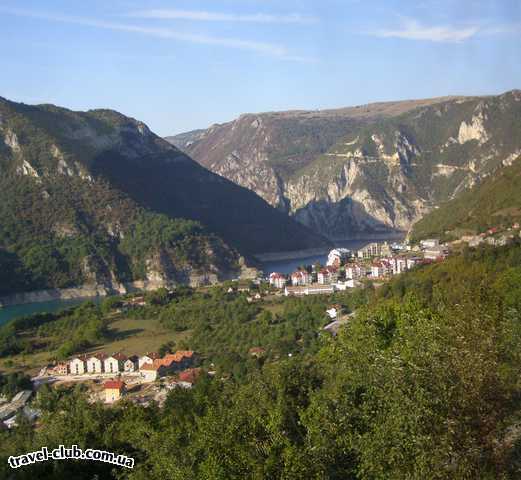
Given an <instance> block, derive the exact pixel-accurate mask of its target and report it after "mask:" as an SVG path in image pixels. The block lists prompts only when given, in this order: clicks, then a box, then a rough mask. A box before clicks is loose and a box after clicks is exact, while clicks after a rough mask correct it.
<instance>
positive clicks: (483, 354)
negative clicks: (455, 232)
mask: <svg viewBox="0 0 521 480" xmlns="http://www.w3.org/2000/svg"><path fill="white" fill-rule="evenodd" d="M520 280H521V245H520V244H519V243H515V244H513V245H510V246H506V247H501V248H495V249H494V248H492V247H482V248H479V249H467V250H465V251H463V252H462V253H461V255H458V256H454V257H451V258H449V259H448V260H446V261H445V262H442V263H437V264H432V265H429V266H422V267H419V268H417V269H415V270H413V271H411V272H409V273H407V274H404V275H402V276H399V277H397V278H396V279H394V280H392V281H391V282H390V283H389V284H387V285H384V286H381V287H379V288H371V287H369V288H366V289H365V290H361V291H356V292H353V293H347V294H342V295H335V297H333V298H328V297H315V298H309V299H304V300H295V299H291V300H287V301H285V300H282V301H281V304H280V305H278V308H276V309H275V310H274V311H273V312H268V311H266V310H265V309H262V308H261V307H260V306H259V305H257V304H249V303H248V302H246V301H245V300H244V299H243V296H242V295H240V294H228V293H227V291H226V290H225V289H224V288H221V289H218V288H217V289H215V290H211V291H210V292H206V293H201V292H195V291H191V290H190V289H185V290H184V291H183V292H180V293H179V295H175V296H174V297H173V298H164V297H161V296H159V297H158V298H156V301H155V302H154V305H151V306H150V307H146V308H145V310H144V311H143V312H141V313H140V314H142V315H144V317H145V318H146V316H147V314H148V315H160V316H161V319H162V321H163V322H164V323H165V325H169V327H170V328H172V329H173V330H179V329H186V330H187V331H189V332H190V335H189V336H188V337H187V338H186V340H185V341H186V345H184V346H186V347H189V348H194V349H197V350H199V351H201V352H202V353H203V356H205V357H206V359H207V361H210V360H211V361H213V362H216V363H218V364H219V365H218V366H217V368H218V374H217V375H215V376H214V377H203V378H201V379H200V380H199V382H197V383H196V384H195V386H194V388H192V389H191V390H184V389H174V390H173V391H172V392H170V393H169V395H168V398H167V401H166V403H165V405H164V406H163V407H162V408H159V407H157V406H156V405H154V404H152V405H150V406H148V407H143V406H137V405H134V404H132V403H130V402H126V401H122V402H120V403H118V404H117V405H116V406H114V407H111V408H107V407H106V406H104V405H101V404H99V403H91V402H89V401H88V397H87V394H86V392H85V391H84V390H83V388H82V387H81V386H77V387H75V388H72V389H54V388H51V387H48V386H44V387H42V388H40V390H39V391H38V394H37V397H36V405H37V407H38V408H39V409H41V411H42V417H41V418H40V420H39V424H38V427H37V428H33V427H32V426H31V425H29V424H28V423H27V422H25V421H24V420H23V419H20V422H19V426H18V427H17V428H16V429H14V430H11V431H7V432H0V457H1V462H0V476H1V477H2V478H10V475H11V476H12V478H16V479H25V478H31V479H33V478H38V479H69V478H74V479H89V480H91V479H94V478H98V479H105V478H107V479H133V480H137V479H139V480H145V479H147V480H148V479H152V480H155V479H158V480H159V479H161V480H162V479H172V480H174V479H175V480H177V479H187V478H189V479H205V480H206V479H222V480H228V479H259V480H260V479H335V480H341V479H342V480H344V479H353V480H354V479H364V480H369V479H396V480H398V479H400V480H401V479H418V480H419V479H427V478H428V479H462V480H463V479H477V478H479V479H490V480H492V479H505V480H507V479H516V478H520V475H521V434H520V431H521V423H520V422H521V417H520V414H521V408H520V405H521V404H520V402H519V400H520V394H521V386H520V376H519V372H520V371H521V369H520V367H521V321H520V311H521V282H520ZM332 302H334V303H340V304H341V305H343V308H344V309H345V311H355V312H356V314H355V315H354V316H352V317H350V319H349V322H348V323H347V325H346V326H344V327H343V328H341V329H340V331H339V334H338V336H336V337H331V336H330V335H329V334H323V333H319V332H320V331H321V328H320V327H321V326H323V325H324V323H325V322H326V321H327V319H326V318H325V316H324V307H325V306H327V305H329V304H330V303H332ZM147 309H149V310H148V313H147V311H146V310H147ZM39 328H48V327H44V326H41V327H39ZM251 346H262V347H263V348H265V349H266V352H267V355H266V356H264V357H262V358H253V357H251V356H248V355H247V351H248V348H250V347H251ZM220 353H222V355H223V358H220V357H219V355H220ZM288 353H291V356H289V355H288ZM225 354H226V355H225ZM226 356H227V357H228V358H224V357H226ZM238 365H240V367H239V366H238ZM59 444H65V445H72V444H77V445H79V446H80V447H82V448H89V447H91V448H99V449H105V450H109V451H114V452H118V453H124V454H126V455H129V456H132V457H133V458H135V462H136V464H135V468H134V469H133V470H129V469H122V468H119V467H114V466H111V465H108V464H103V463H95V462H85V461H61V462H48V463H44V464H38V465H34V466H31V467H24V468H23V469H18V470H16V471H15V472H13V471H11V470H10V467H9V466H8V464H7V458H8V457H9V455H19V454H20V453H24V452H27V451H33V450H36V449H38V448H40V447H42V446H44V445H45V446H48V447H49V448H51V447H54V446H56V445H59Z"/></svg>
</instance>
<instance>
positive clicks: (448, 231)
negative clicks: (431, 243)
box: [411, 154, 521, 241]
mask: <svg viewBox="0 0 521 480" xmlns="http://www.w3.org/2000/svg"><path fill="white" fill-rule="evenodd" d="M515 222H518V223H519V222H521V154H520V155H519V156H518V157H517V159H516V160H514V162H513V163H512V165H511V166H508V167H505V168H503V169H500V170H498V171H496V172H495V174H493V175H491V176H489V177H487V178H485V179H484V180H483V181H482V182H480V183H479V184H477V185H475V186H474V187H473V188H471V189H470V190H467V191H465V192H463V193H461V194H460V195H458V196H457V197H456V198H455V199H453V200H450V201H449V202H446V203H444V204H442V205H440V207H439V208H437V209H435V210H433V211H432V212H431V213H429V214H428V215H426V216H425V217H424V218H422V219H421V220H420V221H419V222H417V223H415V224H414V226H413V228H412V231H411V240H413V241H418V240H421V239H425V238H428V237H433V236H434V237H440V236H443V237H446V238H459V237H461V236H462V235H468V234H477V233H481V232H484V231H486V230H487V229H489V228H493V227H500V229H501V230H503V229H506V228H508V227H510V226H511V225H512V224H513V223H515Z"/></svg>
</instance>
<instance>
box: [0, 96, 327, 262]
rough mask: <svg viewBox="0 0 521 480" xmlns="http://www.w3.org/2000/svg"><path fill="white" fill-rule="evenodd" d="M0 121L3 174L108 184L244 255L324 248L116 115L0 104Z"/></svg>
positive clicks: (240, 190) (242, 191) (144, 129)
mask: <svg viewBox="0 0 521 480" xmlns="http://www.w3.org/2000/svg"><path fill="white" fill-rule="evenodd" d="M0 118H1V124H0V135H2V136H3V140H4V141H3V142H2V147H1V148H0V168H2V171H3V170H5V171H12V172H16V173H17V174H18V175H26V176H33V177H35V178H44V177H48V178H50V179H55V178H56V177H58V176H66V177H80V178H83V179H87V180H91V181H92V180H94V181H96V180H100V179H104V180H108V181H109V182H110V186H111V187H113V188H117V189H119V190H120V192H121V193H123V194H124V195H126V196H127V197H129V198H131V199H133V200H134V201H135V202H136V203H138V204H139V206H141V207H144V208H147V209H149V210H153V211H155V212H156V213H163V214H165V215H167V216H169V217H171V218H187V219H191V220H195V221H198V222H200V223H202V224H203V225H204V226H205V227H206V228H207V229H208V231H211V232H213V233H215V234H217V235H218V236H220V237H221V238H222V239H224V241H226V243H227V244H228V245H231V246H232V247H235V248H238V249H239V250H240V251H241V253H253V252H263V251H280V250H291V249H298V248H307V247H315V246H321V245H324V244H325V242H324V240H323V239H322V238H321V237H320V236H318V235H314V234H312V233H311V232H309V231H308V230H306V229H305V228H304V227H302V226H300V225H299V224H297V223H296V222H294V221H292V220H290V219H288V218H287V217H286V216H285V215H284V214H282V213H281V212H278V211H276V210H275V209H273V208H271V207H269V205H267V204H266V202H264V201H263V200H261V199H260V198H259V197H257V196H256V195H255V194H253V193H252V192H249V191H247V190H245V189H243V188H240V187H238V186H237V185H234V184H232V183H231V182H228V181H227V180H225V179H223V178H222V177H219V176H217V175H215V174H212V173H210V172H209V171H207V170H205V169H204V168H202V167H201V166H199V165H198V164H197V163H195V162H194V161H192V160H191V159H190V158H189V157H187V156H186V155H185V154H184V153H182V152H180V151H179V150H178V149H176V148H175V147H174V146H172V145H170V144H169V143H168V142H166V141H165V140H163V139H161V138H159V137H157V136H156V135H154V134H153V133H152V132H150V130H149V129H148V127H147V126H146V125H145V124H143V123H142V122H139V121H137V120H135V119H132V118H129V117H126V116H124V115H122V114H120V113H118V112H115V111H112V110H102V109H100V110H91V111H88V112H73V111H70V110H67V109H64V108H60V107H56V106H53V105H39V106H29V105H24V104H18V103H14V102H9V101H7V100H4V99H0ZM275 230H277V231H278V232H279V235H278V236H277V237H275V235H274V233H273V232H274V231H275Z"/></svg>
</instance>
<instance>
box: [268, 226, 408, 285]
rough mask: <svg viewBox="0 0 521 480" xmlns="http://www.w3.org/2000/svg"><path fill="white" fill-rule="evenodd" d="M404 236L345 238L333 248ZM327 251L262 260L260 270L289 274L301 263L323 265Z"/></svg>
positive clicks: (401, 238)
mask: <svg viewBox="0 0 521 480" xmlns="http://www.w3.org/2000/svg"><path fill="white" fill-rule="evenodd" d="M403 238H404V236H401V237H399V236H397V235H393V236H390V237H389V238H378V239H377V240H375V239H374V238H372V239H357V240H345V241H342V242H338V243H337V244H335V246H334V248H349V250H359V249H360V248H362V247H364V246H365V245H367V244H369V243H371V242H378V243H381V242H385V241H388V242H390V243H392V242H400V241H402V240H403ZM328 253H329V252H327V253H322V254H318V255H312V256H309V257H304V258H298V259H280V260H274V261H266V262H262V271H263V272H264V274H265V275H269V274H270V273H271V272H279V273H285V274H289V273H292V272H294V271H295V270H296V269H297V268H298V267H300V266H301V265H314V264H315V263H317V262H320V264H321V265H325V264H326V262H327V254H328Z"/></svg>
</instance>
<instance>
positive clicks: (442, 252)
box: [423, 245, 447, 260]
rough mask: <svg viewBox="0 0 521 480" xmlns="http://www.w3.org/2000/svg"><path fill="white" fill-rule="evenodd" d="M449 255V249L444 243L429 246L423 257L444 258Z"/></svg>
mask: <svg viewBox="0 0 521 480" xmlns="http://www.w3.org/2000/svg"><path fill="white" fill-rule="evenodd" d="M446 256H447V250H446V248H445V247H443V246H442V245H437V246H435V247H428V248H426V249H425V250H424V252H423V257H424V258H425V259H427V260H438V259H444V258H445V257H446Z"/></svg>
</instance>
